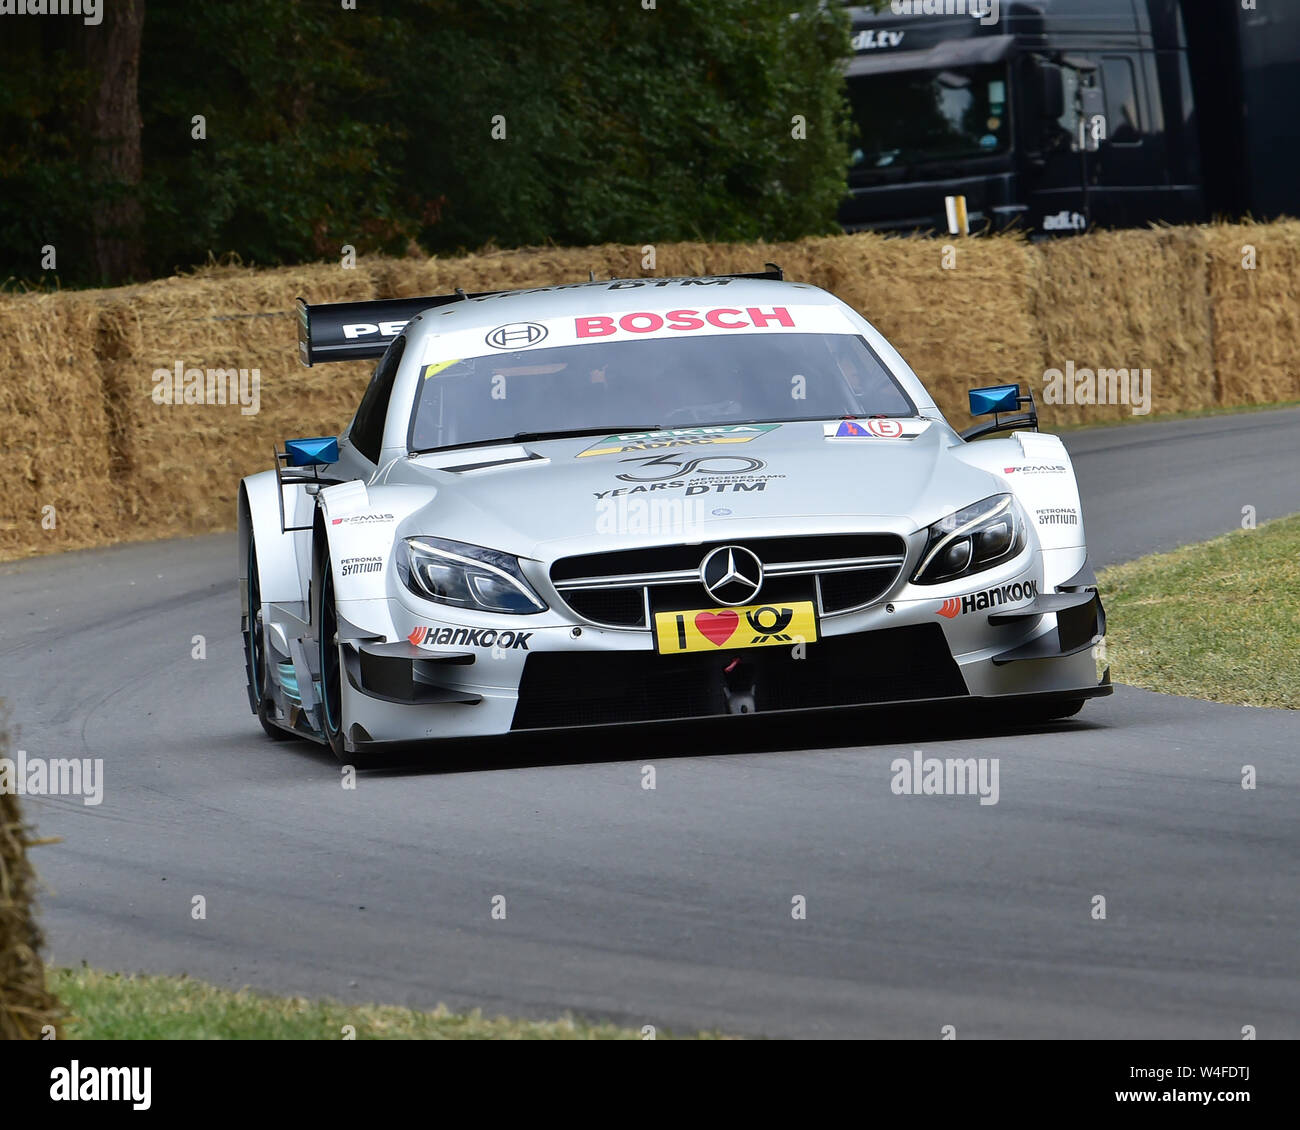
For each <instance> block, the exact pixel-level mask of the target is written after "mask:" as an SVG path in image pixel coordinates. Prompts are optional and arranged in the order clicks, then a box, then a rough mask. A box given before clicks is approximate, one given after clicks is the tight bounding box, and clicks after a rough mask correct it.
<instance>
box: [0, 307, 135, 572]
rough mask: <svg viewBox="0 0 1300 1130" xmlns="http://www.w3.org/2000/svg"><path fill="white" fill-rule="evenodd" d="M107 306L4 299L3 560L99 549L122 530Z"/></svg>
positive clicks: (0, 383)
mask: <svg viewBox="0 0 1300 1130" xmlns="http://www.w3.org/2000/svg"><path fill="white" fill-rule="evenodd" d="M102 301H103V299H102V298H101V297H99V296H98V295H97V294H96V293H94V292H88V293H61V294H40V295H37V294H30V295H18V296H12V297H8V298H5V299H4V300H2V301H0V427H2V428H3V429H4V440H3V443H2V444H0V447H2V448H3V451H4V458H3V459H2V460H0V557H4V558H11V557H18V556H25V555H26V554H28V553H49V552H52V551H54V550H61V549H75V548H79V547H82V546H89V545H102V544H104V543H105V542H106V541H109V540H112V539H113V538H114V537H115V535H116V533H117V520H116V510H115V505H114V501H113V492H112V491H111V490H110V489H109V488H110V462H111V456H110V450H109V438H110V430H109V426H108V418H107V414H106V411H105V405H104V400H103V396H102V394H101V385H100V375H99V366H98V363H97V360H96V355H95V347H96V342H95V333H94V320H95V312H96V309H97V307H98V305H99V303H100V302H102ZM48 507H53V510H52V511H50V510H48V509H47V508H48Z"/></svg>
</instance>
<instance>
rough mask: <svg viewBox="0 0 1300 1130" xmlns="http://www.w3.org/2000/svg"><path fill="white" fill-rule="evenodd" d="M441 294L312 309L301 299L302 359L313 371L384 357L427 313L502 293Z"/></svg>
mask: <svg viewBox="0 0 1300 1130" xmlns="http://www.w3.org/2000/svg"><path fill="white" fill-rule="evenodd" d="M500 293H501V292H500V291H495V290H489V291H484V292H483V293H481V294H466V293H465V292H464V291H458V292H457V293H455V294H439V295H437V296H435V297H433V298H386V299H382V300H380V301H378V302H330V303H327V304H325V305H321V306H309V305H307V302H306V300H305V299H302V298H299V299H298V360H299V361H301V362H302V363H303V364H304V365H306V366H308V367H309V368H310V367H311V366H312V365H314V364H316V362H318V361H365V360H367V359H371V358H378V357H382V356H383V355H384V350H386V349H387V348H388V347H389V345H390V344H391V343H392V342H393V340H394V339H395V338H396V337H397V335H398V334H400V333H401V332H402V330H403V329H405V328H406V323H407V322H409V321H410V320H411V319H412V318H414V317H415V316H416V314H419V313H420V312H421V311H424V310H432V309H433V308H434V307H436V306H447V305H450V304H451V303H452V302H464V301H465V300H467V299H470V298H483V297H486V296H487V295H489V294H500Z"/></svg>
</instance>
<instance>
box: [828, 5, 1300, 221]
mask: <svg viewBox="0 0 1300 1130" xmlns="http://www.w3.org/2000/svg"><path fill="white" fill-rule="evenodd" d="M851 16H852V20H853V46H854V55H853V58H852V59H851V60H850V62H849V64H848V67H847V81H848V94H849V101H850V104H851V107H852V111H853V116H854V120H855V134H856V137H855V151H854V154H853V163H852V167H851V169H850V172H849V196H848V198H847V199H846V200H845V202H844V205H843V207H842V209H841V212H840V222H841V224H842V225H843V226H844V227H845V229H846V230H849V231H863V230H874V231H916V230H919V231H934V230H938V231H947V230H950V215H951V213H950V211H949V209H948V208H947V207H946V205H945V201H946V200H947V199H948V198H951V197H964V198H965V201H964V202H965V207H966V211H967V214H968V216H969V225H970V228H971V230H972V231H980V230H994V231H998V230H1003V229H1006V228H1010V227H1018V228H1021V229H1023V230H1026V231H1029V232H1031V233H1033V234H1034V235H1035V236H1051V235H1060V234H1069V233H1074V232H1079V231H1083V230H1086V229H1087V228H1090V227H1108V228H1122V227H1138V226H1144V225H1146V224H1148V223H1151V222H1154V221H1166V222H1168V223H1195V222H1200V221H1205V220H1209V219H1213V218H1215V217H1220V216H1221V217H1225V218H1239V217H1242V216H1247V215H1249V216H1252V217H1254V218H1255V219H1260V220H1265V219H1273V218H1275V217H1277V216H1280V215H1291V216H1297V215H1300V0H892V2H891V3H889V4H887V5H885V6H884V8H883V10H881V11H878V12H877V11H873V10H871V9H869V8H862V7H851Z"/></svg>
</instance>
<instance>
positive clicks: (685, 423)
mask: <svg viewBox="0 0 1300 1130" xmlns="http://www.w3.org/2000/svg"><path fill="white" fill-rule="evenodd" d="M914 411H915V408H914V406H913V405H912V403H911V401H910V400H909V399H908V397H907V395H906V394H905V393H904V392H903V390H902V389H901V388H900V387H899V385H898V384H897V382H896V381H895V380H894V378H893V375H892V374H891V373H890V372H889V370H888V369H886V368H885V366H884V364H883V362H881V361H880V359H879V358H878V357H877V356H876V354H875V353H874V352H873V351H872V349H871V347H870V346H869V345H868V344H867V342H866V341H865V340H864V339H863V338H861V337H855V336H853V335H851V334H799V333H791V334H785V333H781V334H761V335H760V334H748V335H737V336H726V337H724V336H721V335H716V336H703V337H694V338H655V339H643V340H634V341H613V342H593V343H586V344H581V345H566V346H558V347H554V348H550V349H528V350H523V351H520V352H518V353H503V354H496V355H494V356H490V357H472V358H467V359H464V360H454V361H442V362H435V363H433V364H430V365H426V366H425V367H424V370H423V373H422V374H421V378H420V381H419V389H418V391H417V393H416V402H415V410H414V413H413V415H412V418H411V428H410V436H409V446H410V449H411V450H412V451H433V450H437V449H439V448H445V447H460V446H466V445H470V444H478V443H489V442H492V441H497V440H507V441H508V440H510V439H512V438H514V437H516V436H518V435H520V434H521V433H525V434H531V433H539V432H552V431H555V432H561V431H563V432H569V433H574V432H577V433H579V434H581V430H582V429H588V430H590V431H592V432H604V431H609V432H616V431H628V430H631V431H641V430H650V429H654V428H675V427H692V426H697V425H702V424H732V423H751V422H759V421H779V420H795V419H805V418H821V417H824V418H826V419H838V418H839V417H842V416H910V415H912V414H913V413H914Z"/></svg>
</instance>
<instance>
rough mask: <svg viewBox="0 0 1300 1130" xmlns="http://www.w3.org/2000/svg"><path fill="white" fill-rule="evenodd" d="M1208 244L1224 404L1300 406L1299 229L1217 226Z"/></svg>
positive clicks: (1296, 225)
mask: <svg viewBox="0 0 1300 1130" xmlns="http://www.w3.org/2000/svg"><path fill="white" fill-rule="evenodd" d="M1205 239H1206V244H1207V247H1208V251H1209V287H1210V297H1211V303H1212V305H1213V309H1214V368H1215V372H1216V373H1217V374H1218V388H1217V394H1218V395H1217V397H1216V399H1217V402H1218V403H1219V404H1276V403H1278V402H1280V401H1288V400H1300V363H1297V360H1296V358H1297V356H1300V281H1298V280H1300V222H1298V221H1295V220H1285V221H1281V222H1279V223H1275V224H1223V225H1216V226H1215V227H1212V228H1208V229H1206V232H1205ZM1248 248H1253V249H1254V262H1255V265H1254V267H1253V268H1248V267H1247V266H1246V264H1247V263H1248V262H1249V258H1248V250H1247V249H1248Z"/></svg>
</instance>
